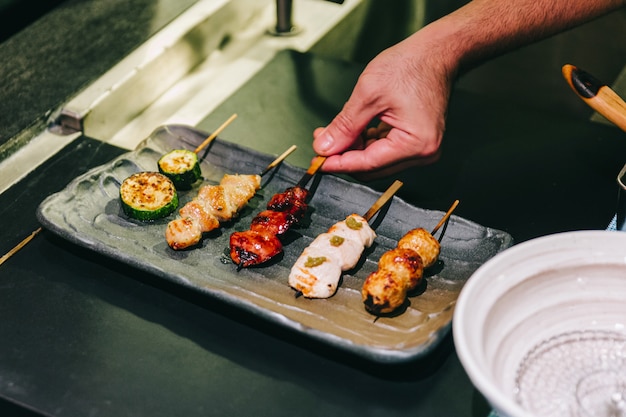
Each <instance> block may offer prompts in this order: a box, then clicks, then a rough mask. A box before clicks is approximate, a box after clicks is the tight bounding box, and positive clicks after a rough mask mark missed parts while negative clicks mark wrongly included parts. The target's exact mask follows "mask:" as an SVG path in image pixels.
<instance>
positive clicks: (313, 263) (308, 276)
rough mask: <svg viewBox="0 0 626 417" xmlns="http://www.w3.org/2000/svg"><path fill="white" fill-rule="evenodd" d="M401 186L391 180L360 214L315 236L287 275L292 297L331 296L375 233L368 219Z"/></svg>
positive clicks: (351, 216) (370, 243) (371, 240)
mask: <svg viewBox="0 0 626 417" xmlns="http://www.w3.org/2000/svg"><path fill="white" fill-rule="evenodd" d="M400 187H402V182H401V181H397V180H396V181H395V182H394V183H393V184H392V185H391V186H390V187H389V188H388V189H387V190H386V191H385V192H384V193H383V194H382V195H381V196H380V197H379V198H378V199H377V200H376V201H375V202H374V204H373V205H372V206H371V207H370V209H369V210H368V211H367V212H366V213H365V214H364V215H363V216H360V215H358V214H350V215H349V216H347V217H346V218H345V219H344V220H341V221H339V222H337V223H335V224H334V225H332V226H331V227H330V228H329V229H328V231H327V232H325V233H322V234H320V235H318V236H317V237H316V238H315V239H314V240H313V241H312V242H311V244H310V245H309V246H308V247H307V248H305V249H304V251H303V252H302V254H301V255H300V257H299V258H298V259H297V260H296V262H295V264H294V265H293V267H292V268H291V271H290V273H289V286H290V287H291V288H293V289H294V290H296V297H299V296H301V295H304V296H305V297H306V298H328V297H331V296H332V295H334V294H335V292H336V291H337V286H338V285H339V280H340V279H341V274H342V273H343V272H345V271H349V270H350V269H352V268H354V267H355V266H356V264H357V263H358V262H359V259H361V256H362V254H363V251H364V250H365V248H368V247H370V246H371V245H372V243H373V242H374V239H375V238H376V233H375V232H374V230H373V229H372V228H371V227H370V225H369V223H368V222H369V220H370V219H371V218H372V217H373V216H374V215H375V214H376V213H377V212H378V211H379V210H380V209H381V208H382V207H383V206H384V205H385V204H387V202H388V201H389V200H390V199H391V198H392V197H393V195H394V194H395V193H396V192H397V191H398V189H400Z"/></svg>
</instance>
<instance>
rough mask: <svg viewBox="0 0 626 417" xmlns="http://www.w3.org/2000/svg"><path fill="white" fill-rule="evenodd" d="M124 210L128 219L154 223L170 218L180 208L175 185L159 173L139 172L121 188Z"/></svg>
mask: <svg viewBox="0 0 626 417" xmlns="http://www.w3.org/2000/svg"><path fill="white" fill-rule="evenodd" d="M120 200H121V202H122V210H123V211H124V213H126V215H127V216H128V217H132V218H133V219H137V220H141V221H152V220H156V219H160V218H162V217H166V216H168V215H169V214H170V213H172V212H173V211H174V210H176V208H177V207H178V193H177V192H176V187H175V186H174V183H173V182H172V181H171V180H170V179H169V178H168V177H166V176H165V175H163V174H160V173H158V172H145V171H144V172H137V173H135V174H133V175H131V176H130V177H128V178H126V179H125V180H124V181H123V182H122V185H121V186H120Z"/></svg>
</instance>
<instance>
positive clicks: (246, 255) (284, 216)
mask: <svg viewBox="0 0 626 417" xmlns="http://www.w3.org/2000/svg"><path fill="white" fill-rule="evenodd" d="M325 160H326V158H325V157H322V156H317V157H315V158H314V159H313V161H311V165H310V166H309V168H308V169H307V171H306V173H305V174H304V175H303V176H302V178H301V179H300V181H298V183H297V184H296V185H295V186H293V187H289V188H287V189H286V190H285V191H284V192H282V193H277V194H274V195H273V196H272V198H271V199H270V201H269V202H268V203H267V206H266V210H264V211H262V212H260V213H259V214H257V215H256V216H255V217H254V219H252V222H251V224H250V229H249V230H246V231H242V232H235V233H233V234H231V236H230V257H231V259H232V261H233V262H234V263H235V264H236V265H237V267H238V268H239V269H241V268H246V267H250V266H254V265H260V264H262V263H265V262H267V261H269V260H270V259H272V258H274V257H275V256H277V255H279V254H281V253H282V251H283V245H282V242H281V240H280V238H279V237H280V236H282V235H284V234H285V233H286V232H287V231H288V230H289V229H291V228H292V227H293V226H295V225H297V224H299V223H300V221H302V219H303V218H304V216H305V214H306V211H307V209H308V205H307V199H308V196H309V192H308V190H307V189H306V188H305V187H306V185H307V183H308V182H309V180H310V179H311V178H312V177H313V175H315V173H316V172H317V170H318V169H319V168H320V167H321V166H322V164H323V163H324V161H325Z"/></svg>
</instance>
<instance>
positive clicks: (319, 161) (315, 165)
mask: <svg viewBox="0 0 626 417" xmlns="http://www.w3.org/2000/svg"><path fill="white" fill-rule="evenodd" d="M324 161H326V157H325V156H319V155H318V156H316V157H315V158H314V159H313V161H311V165H310V166H309V169H307V171H306V173H305V174H304V175H303V176H302V178H301V179H300V181H298V185H297V186H298V187H304V186H305V185H306V184H307V182H309V180H310V179H311V177H313V175H315V173H316V172H317V170H318V169H320V168H321V167H322V165H324Z"/></svg>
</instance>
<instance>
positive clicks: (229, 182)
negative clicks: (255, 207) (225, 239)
mask: <svg viewBox="0 0 626 417" xmlns="http://www.w3.org/2000/svg"><path fill="white" fill-rule="evenodd" d="M295 149H296V146H295V145H293V146H291V147H290V148H289V149H287V150H286V151H285V152H283V153H282V154H281V155H280V156H278V157H277V158H276V159H274V161H272V163H270V164H269V165H268V166H267V167H266V168H265V169H264V170H263V171H262V172H261V174H258V175H257V174H252V175H239V174H235V175H229V174H226V175H224V176H223V177H222V179H221V181H220V183H219V185H205V186H203V187H201V188H200V190H199V191H198V195H197V196H196V197H195V198H194V199H193V200H191V201H190V202H188V203H187V204H185V205H184V206H183V207H182V208H181V209H180V211H179V214H180V216H181V217H180V218H178V219H175V220H172V221H171V222H169V224H168V225H167V228H166V231H165V239H166V240H167V243H168V245H169V246H170V247H171V248H172V249H175V250H179V249H185V248H188V247H190V246H194V245H196V244H198V243H200V240H201V239H202V235H203V233H206V232H210V231H211V230H214V229H216V228H218V227H219V225H220V223H223V222H226V221H229V220H231V219H233V218H234V217H235V216H236V215H237V214H238V213H239V211H240V210H241V209H242V208H243V207H244V206H245V205H246V204H247V203H248V201H249V200H250V199H251V198H252V197H253V196H254V194H255V193H256V191H257V190H258V189H259V188H260V187H261V176H262V175H265V174H266V173H267V172H269V171H270V170H271V169H272V168H275V167H276V166H277V165H278V164H279V163H281V162H282V161H283V160H284V159H285V158H286V157H287V156H289V155H290V154H291V153H292V152H293V151H294V150H295Z"/></svg>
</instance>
